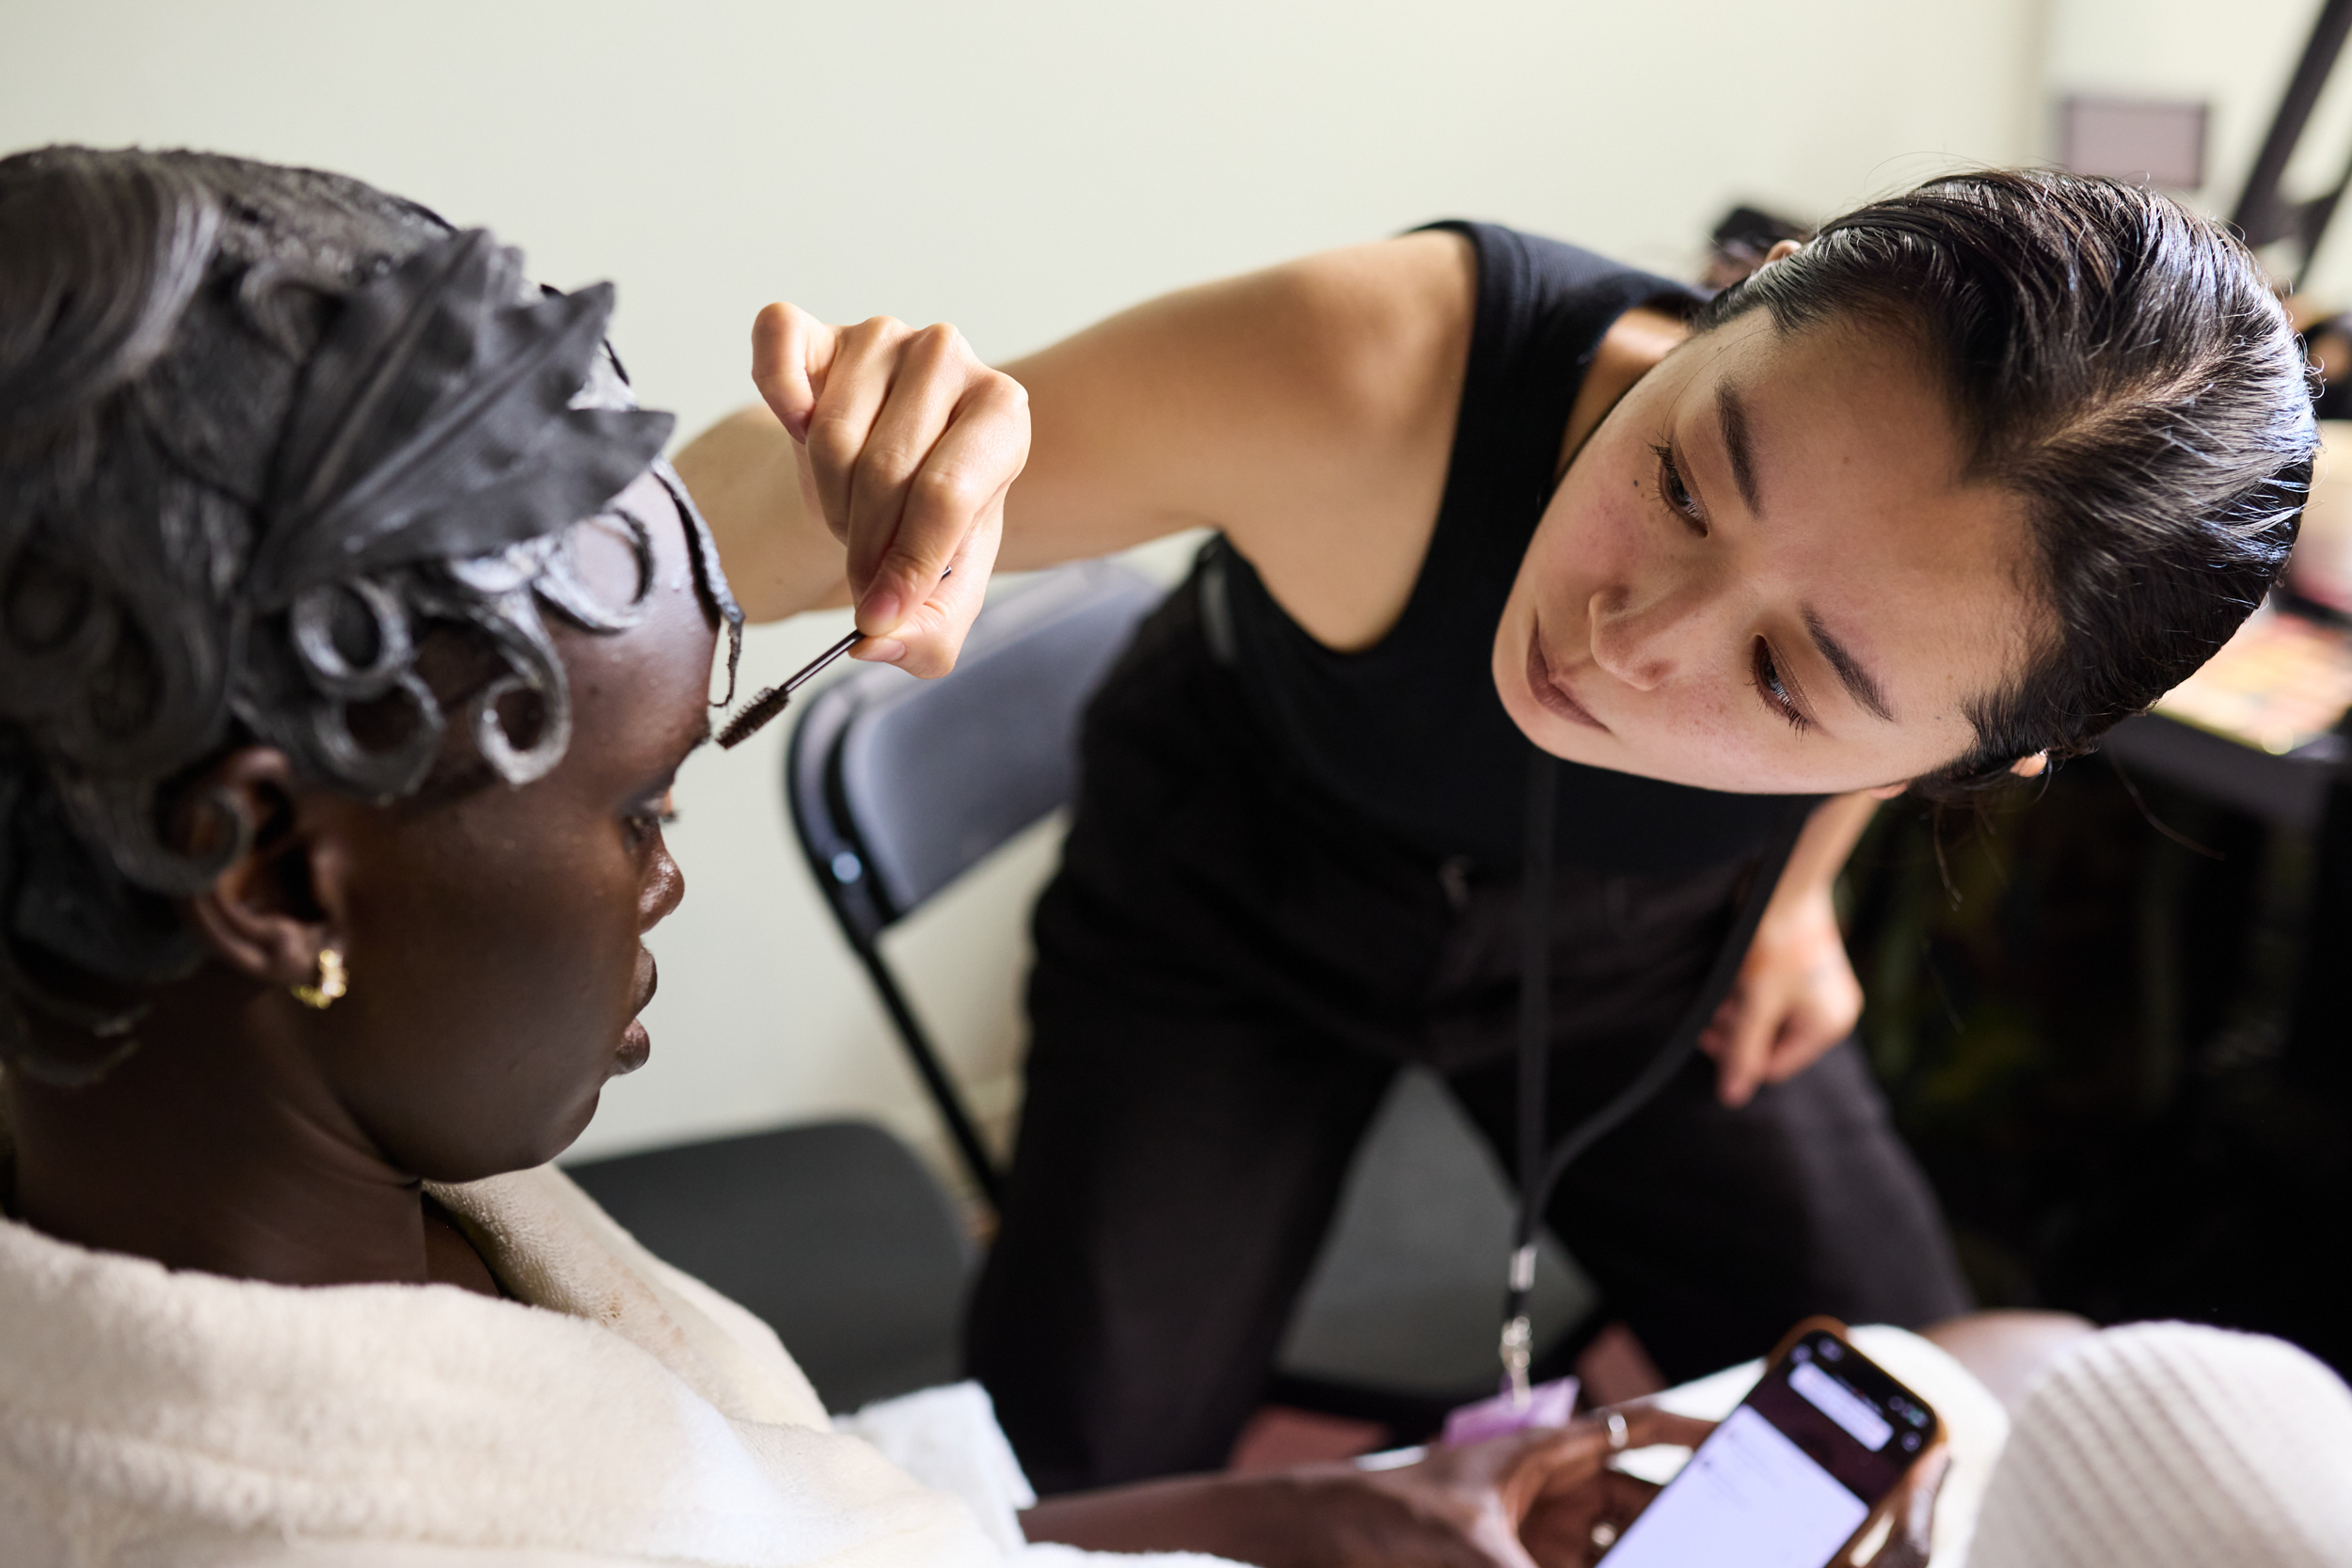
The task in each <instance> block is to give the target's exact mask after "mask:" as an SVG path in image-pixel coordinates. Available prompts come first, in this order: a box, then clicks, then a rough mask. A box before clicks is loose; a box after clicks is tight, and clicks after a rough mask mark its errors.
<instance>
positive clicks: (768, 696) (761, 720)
mask: <svg viewBox="0 0 2352 1568" xmlns="http://www.w3.org/2000/svg"><path fill="white" fill-rule="evenodd" d="M865 635H866V634H865V633H864V632H862V631H852V632H850V635H849V636H847V637H845V638H843V639H842V640H841V641H838V642H835V643H834V645H833V646H832V647H830V648H827V649H826V650H825V651H824V652H823V653H821V654H818V656H817V657H815V658H813V659H810V660H809V661H808V662H807V663H806V664H803V665H802V666H801V668H800V670H799V671H798V673H794V674H791V675H787V677H785V680H784V683H783V684H782V685H781V686H771V687H770V688H769V689H767V690H765V691H763V692H761V693H760V694H759V695H758V696H756V697H754V698H753V699H752V700H751V702H750V703H749V704H747V705H745V706H744V708H743V710H742V711H741V712H740V713H738V714H737V715H736V716H735V717H734V718H732V719H730V720H728V721H727V724H726V728H724V729H723V730H721V731H720V732H719V744H720V745H722V746H725V747H736V746H740V745H741V744H743V742H745V741H746V740H749V739H750V738H751V737H752V736H755V735H757V734H758V733H759V732H760V731H761V730H763V729H765V728H766V727H767V725H768V721H770V720H771V719H773V718H774V717H775V716H776V715H777V714H779V713H782V712H783V711H784V705H785V704H787V703H788V702H790V701H791V700H792V693H793V692H795V691H798V690H799V689H801V688H802V687H803V686H805V685H807V684H808V681H809V679H810V677H812V676H813V675H815V674H816V673H817V672H818V671H819V670H822V669H823V668H824V667H825V666H826V665H828V664H831V663H832V662H833V661H834V659H836V658H839V657H841V656H842V655H843V654H846V653H848V652H849V651H850V649H851V648H854V647H856V646H857V644H858V640H859V639H860V638H862V637H864V636H865Z"/></svg>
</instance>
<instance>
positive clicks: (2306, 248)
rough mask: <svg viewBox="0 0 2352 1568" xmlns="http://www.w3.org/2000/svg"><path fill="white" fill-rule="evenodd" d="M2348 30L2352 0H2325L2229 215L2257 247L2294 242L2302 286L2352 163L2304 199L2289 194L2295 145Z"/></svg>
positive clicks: (2351, 182) (2348, 182)
mask: <svg viewBox="0 0 2352 1568" xmlns="http://www.w3.org/2000/svg"><path fill="white" fill-rule="evenodd" d="M2347 35H2352V0H2323V3H2322V5H2321V6H2320V8H2319V15H2318V16H2317V17H2316V18H2315V19H2313V21H2312V36H2311V38H2310V39H2309V40H2307V41H2306V42H2305V43H2304V45H2303V55H2302V57H2301V58H2300V59H2299V60H2297V61H2296V67H2295V74H2294V75H2293V76H2291V77H2289V78H2288V79H2287V87H2286V91H2285V92H2283V93H2281V94H2280V97H2279V112H2278V113H2277V114H2276V115H2274V116H2272V117H2271V121H2270V130H2269V132H2268V133H2267V134H2266V135H2265V136H2264V137H2263V145H2262V150H2261V151H2259V152H2257V153H2255V154H2254V166H2253V167H2252V168H2250V169H2249V170H2248V171H2247V175H2246V189H2245V190H2244V191H2243V192H2241V193H2240V194H2239V196H2238V198H2237V207H2236V209H2235V210H2234V211H2233V212H2232V213H2231V214H2230V221H2231V223H2233V225H2235V226H2236V228H2237V230H2238V232H2240V233H2241V234H2243V235H2245V236H2246V243H2247V244H2248V245H2252V246H2253V247H2254V248H2255V249H2257V250H2262V249H2265V248H2266V247H2268V246H2270V245H2276V244H2279V243H2280V242H2281V241H2291V242H2293V243H2294V245H2295V247H2296V253H2297V254H2296V269H2295V287H2296V289H2297V290H2300V289H2301V288H2302V287H2303V285H2304V282H2305V280H2306V279H2308V278H2309V277H2310V276H2311V271H2312V257H2314V256H2315V255H2317V254H2318V252H2319V242H2320V240H2321V238H2322V237H2323V236H2324V235H2326V233H2327V232H2328V222H2329V221H2330V220H2331V219H2333V218H2334V216H2335V215H2336V206H2337V204H2338V203H2339V202H2341V201H2342V200H2343V199H2344V191H2345V190H2346V188H2348V187H2352V162H2347V163H2346V164H2345V165H2344V173H2343V176H2342V177H2341V178H2339V179H2338V180H2337V181H2336V182H2335V184H2334V185H2333V186H2331V187H2329V188H2328V190H2325V191H2323V192H2321V193H2320V194H2319V195H2317V196H2315V197H2310V198H2304V199H2302V200H2290V199H2288V198H2287V195H2286V189H2285V182H2286V172H2287V166H2288V164H2290V163H2291V162H2293V161H2294V158H2295V152H2296V143H2298V142H2300V141H2301V140H2302V139H2303V132H2304V129H2305V128H2306V127H2307V126H2308V125H2309V124H2310V123H2311V118H2312V110H2313V109H2315V108H2317V107H2318V106H2319V99H2320V95H2321V93H2322V92H2324V91H2325V90H2326V88H2327V86H2328V75H2329V73H2330V72H2332V71H2334V70H2335V68H2336V60H2337V57H2338V56H2339V55H2342V54H2343V53H2344V39H2345V37H2346V36H2347Z"/></svg>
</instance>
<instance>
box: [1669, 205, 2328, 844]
mask: <svg viewBox="0 0 2352 1568" xmlns="http://www.w3.org/2000/svg"><path fill="white" fill-rule="evenodd" d="M1757 309H1762V310H1768V311H1770V312H1771V313H1772V322H1773V325H1775V326H1776V327H1778V328H1779V329H1780V330H1781V331H1783V332H1798V331H1803V330H1805V329H1807V328H1811V327H1815V326H1820V325H1835V324H1839V323H1858V324H1862V325H1870V326H1875V327H1879V328H1882V329H1892V330H1895V331H1898V332H1901V333H1905V334H1907V335H1909V336H1911V337H1912V338H1913V339H1914V340H1915V341H1916V342H1917V343H1918V345H1919V346H1920V347H1921V348H1922V349H1923V350H1924V351H1925V352H1926V354H1927V356H1928V357H1929V360H1930V362H1931V364H1932V365H1933V366H1934V367H1935V371H1936V373H1937V374H1938V375H1939V376H1940V377H1941V379H1942V382H1943V385H1944V388H1945V390H1946V395H1947V398H1948V399H1949V401H1950V404H1951V405H1952V407H1953V409H1954V411H1955V413H1956V414H1957V417H1958V419H1959V421H1960V430H1961V450H1962V452H1963V473H1962V475H1961V476H1960V477H1961V479H1962V480H1963V482H1968V483H1984V484H1990V485H1994V486H1997V487H1998V488H2001V489H2004V490H2007V491H2009V492H2010V493H2012V494H2014V495H2015V496H2017V497H2018V498H2020V499H2022V500H2023V501H2024V503H2025V507H2026V516H2027V518H2028V520H2029V526H2030V528H2031V530H2032V536H2033V545H2034V559H2033V561H2032V562H2031V570H2029V571H2028V572H2026V573H2025V574H2022V576H2021V581H2022V583H2023V585H2024V586H2026V588H2027V589H2028V591H2029V592H2030V593H2031V594H2033V596H2034V597H2035V598H2036V599H2037V600H2039V601H2040V602H2041V603H2042V606H2043V607H2044V608H2045V609H2046V610H2047V612H2048V623H2049V624H2048V628H2047V629H2046V631H2044V632H2043V633H2042V635H2040V636H2038V637H2034V638H2030V639H2028V640H2027V641H2026V645H2025V646H2023V647H2022V648H2021V649H2020V653H2021V656H2022V657H2021V671H2020V673H2019V674H2018V675H2017V677H2016V678H2015V679H2013V680H2012V681H2011V682H2010V683H2009V685H2007V686H2006V687H2004V688H2003V689H1998V690H1995V691H1991V692H1987V693H1984V694H1982V695H1981V696H1980V697H1979V699H1978V700H1977V701H1976V702H1975V703H1974V704H1973V705H1971V708H1970V711H1969V719H1970V721H1972V723H1973V724H1974V727H1975V729H1976V734H1977V742H1976V745H1975V746H1974V747H1973V748H1972V749H1971V750H1970V751H1969V752H1968V753H1967V754H1966V755H1964V756H1962V757H1959V758H1957V759H1955V760H1954V761H1953V762H1952V763H1951V764H1950V765H1949V766H1948V767H1947V768H1943V769H1942V770H1940V771H1939V772H1938V773H1937V774H1935V775H1934V776H1932V777H1931V778H1928V779H1923V780H1920V781H1918V782H1917V784H1915V788H1916V789H1917V790H1918V791H1919V792H1920V793H1922V794H1926V795H1929V796H1931V797H1939V798H1944V799H1954V798H1964V797H1966V796H1969V795H1972V794H1975V793H1977V792H1979V791H1981V790H1982V789H1984V788H1986V787H1989V786H1991V785H1994V784H1999V783H2002V782H2005V781H2006V780H2007V779H2008V778H2009V777H2010V774H2009V771H2008V770H2009V768H2010V764H2011V763H2013V762H2015V761H2016V760H2017V759H2019V758H2021V757H2026V756H2031V755H2032V754H2034V753H2035V752H2049V753H2050V755H2051V757H2052V758H2053V759H2054V760H2055V759H2062V758H2065V757H2069V756H2075V755H2079V754H2081V753H2082V752H2087V751H2090V749H2091V748H2092V747H2093V745H2094V744H2095V743H2096V741H2097V739H2098V737H2099V736H2100V735H2102V734H2103V733H2105V732H2106V729H2107V728H2108V727H2109V726H2111V725H2113V724H2114V723H2116V722H2117V721H2119V720H2122V719H2125V718H2128V717H2129V716H2131V715H2133V714H2135V713H2138V712H2141V711H2143V710H2144V709H2146V708H2147V707H2148V705H2150V704H2152V703H2153V702H2154V701H2155V700H2156V698H2157V697H2159V696H2161V695H2162V694H2163V693H2164V692H2166V691H2167V690H2169V689H2171V688H2172V687H2174V686H2176V685H2178V684H2179V683H2180V682H2181V681H2182V680H2183V679H2185V677H2186V676H2187V675H2188V674H2189V673H2190V672H2192V671H2194V670H2195V669H2196V668H2197V667H2198V666H2199V665H2201V664H2202V663H2203V662H2204V661H2205V660H2206V659H2207V658H2209V657H2212V655H2213V654H2214V652H2215V651H2216V650H2217V649H2218V648H2219V647H2220V646H2221V645H2222V643H2224V642H2226V641H2229V639H2230V637H2231V635H2232V634H2233V633H2234V632H2235V631H2236V630H2237V628H2238V626H2240V624H2242V623H2243V622H2244V621H2245V619H2246V617H2247V616H2248V615H2249V613H2251V612H2252V611H2253V610H2254V609H2255V608H2256V607H2257V606H2258V605H2260V604H2261V602H2262V600H2263V597H2264V595H2265V594H2267V593H2268V592H2269V590H2270V586H2271V584H2272V582H2273V580H2274V579H2275V578H2277V577H2278V575H2279V573H2280V571H2281V570H2282V569H2283V568H2284V566H2285V564H2286V560H2287V552H2288V550H2289V549H2290V548H2291V547H2292V546H2293V545H2294V543H2295V531H2296V522H2297V520H2298V519H2299V517H2300V516H2301V515H2302V507H2303V500H2304V496H2305V494H2306V492H2307V491H2308V489H2309V487H2310V483H2311V475H2312V459H2313V457H2314V456H2315V454H2316V452H2317V450H2318V436H2317V428H2316V426H2315V424H2314V423H2313V420H2312V404H2311V387H2310V380H2309V373H2308V372H2307V371H2306V370H2305V368H2304V360H2303V356H2302V353H2301V351H2300V348H2299V346H2298V345H2297V343H2296V339H2295V332H2294V329H2293V327H2292V326H2291V325H2289V324H2288V321H2287V315H2286V311H2285V310H2284V309H2282V308H2281V307H2280V303H2279V301H2278V299H2277V297H2276V296H2275V295H2274V293H2272V290H2271V287H2270V284H2269V281H2268V279H2267V278H2266V277H2265V275H2264V273H2263V270H2262V267H2261V265H2260V263H2259V262H2257V261H2255V259H2254V257H2253V256H2252V255H2251V254H2250V253H2249V251H2248V250H2247V249H2246V247H2245V246H2244V245H2241V244H2239V243H2238V242H2237V240H2236V239H2234V238H2233V236H2232V235H2230V234H2229V233H2228V232H2227V231H2226V230H2222V229H2221V228H2220V227H2218V226H2217V225H2216V224H2214V223H2211V222H2209V221H2207V220H2206V219H2204V218H2201V217H2199V216H2198V215H2197V214H2194V213H2191V212H2189V211H2188V210H2187V209H2186V208H2185V207H2183V206H2182V205H2180V203H2178V202H2176V201H2172V200H2170V199H2169V198H2165V197H2162V196H2159V195H2157V194H2155V193H2154V192H2153V191H2146V190H2139V189H2137V188H2134V187H2132V186H2129V185H2122V184H2117V183H2115V182H2112V181H2106V180H2091V179H2085V178H2081V177H2078V176H2074V175H2068V174H2059V173H2053V172H2046V171H2032V172H2000V173H1980V174H1965V175H1956V176H1953V177H1951V178H1948V179H1943V180H1935V181H1931V182H1928V183H1927V184H1924V185H1922V186H1920V187H1919V188H1918V189H1917V190H1915V191H1912V192H1910V193H1909V194H1908V195H1904V196H1899V197H1896V198H1892V199H1889V200H1885V201H1874V202H1872V203H1870V204H1869V205H1867V206H1866V207H1862V208H1859V209H1857V210H1856V211H1854V212H1851V213H1849V214H1846V215H1845V216H1843V217H1840V218H1837V219H1835V220H1834V221H1832V222H1830V223H1827V224H1824V225H1823V226H1822V228H1821V230H1820V233H1819V234H1818V235H1817V236H1816V237H1815V238H1814V239H1813V240H1811V241H1810V242H1809V243H1807V244H1806V245H1804V247H1803V248H1802V249H1800V250H1798V251H1797V252H1796V253H1795V254H1793V255H1790V256H1787V257H1784V258H1783V259H1782V260H1780V261H1776V262H1773V263H1772V264H1771V265H1770V266H1767V267H1765V268H1763V269H1762V270H1760V271H1758V272H1756V274H1754V275H1753V276H1751V277H1748V278H1747V279H1745V280H1743V281H1742V282H1740V283H1738V284H1735V285H1734V286H1732V287H1731V288H1729V289H1726V290H1724V292H1723V293H1720V294H1718V295H1716V296H1715V298H1714V299H1713V300H1712V301H1710V302H1709V303H1708V305H1707V306H1706V307H1704V308H1703V309H1702V310H1701V311H1700V313H1699V316H1698V318H1697V322H1696V325H1697V326H1698V327H1699V329H1700V330H1702V331H1704V330H1706V329H1708V328H1710V327H1714V326H1719V325H1723V324H1724V323H1725V322H1727V321H1730V320H1732V319H1733V318H1735V317H1738V316H1740V315H1743V314H1745V313H1746V312H1748V311H1750V310H1757Z"/></svg>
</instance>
